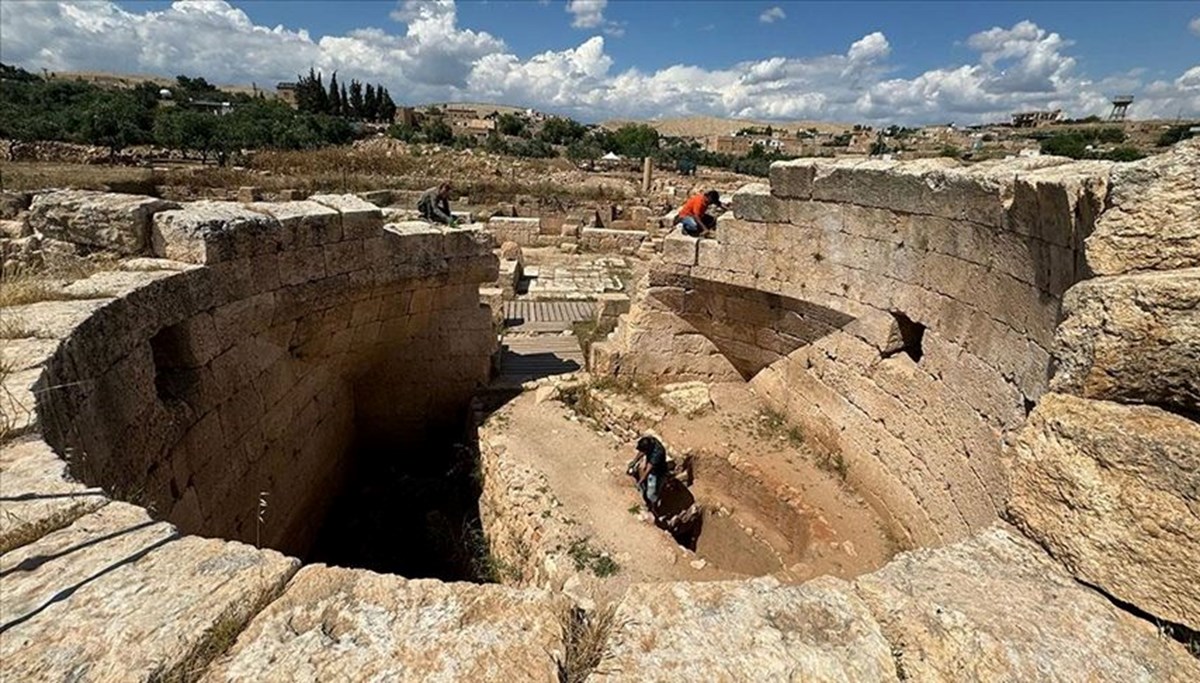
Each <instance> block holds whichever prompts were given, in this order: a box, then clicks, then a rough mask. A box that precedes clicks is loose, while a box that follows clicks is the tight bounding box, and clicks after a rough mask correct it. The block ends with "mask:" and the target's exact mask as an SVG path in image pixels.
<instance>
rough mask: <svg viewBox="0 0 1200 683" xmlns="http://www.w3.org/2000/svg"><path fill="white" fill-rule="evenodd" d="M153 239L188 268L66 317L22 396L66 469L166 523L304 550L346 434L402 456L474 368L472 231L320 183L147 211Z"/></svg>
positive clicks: (480, 264)
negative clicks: (290, 198) (327, 190)
mask: <svg viewBox="0 0 1200 683" xmlns="http://www.w3.org/2000/svg"><path fill="white" fill-rule="evenodd" d="M152 241H153V244H154V249H155V251H157V252H159V253H161V254H163V255H167V256H170V257H171V258H173V259H175V260H177V261H185V262H191V263H195V264H197V265H196V267H193V268H190V269H188V270H186V271H184V272H181V273H178V274H176V275H172V276H170V277H166V278H163V279H159V280H157V281H155V282H153V283H151V284H149V285H147V286H144V287H141V288H140V289H137V290H135V291H133V292H131V293H129V294H128V295H126V296H124V297H123V298H120V299H117V300H115V301H113V302H112V303H111V304H109V305H107V306H105V307H103V308H101V309H100V310H98V311H97V312H96V313H95V314H93V315H92V316H91V317H90V318H88V319H87V320H86V321H84V322H83V323H82V324H81V325H80V326H79V327H78V328H76V329H75V331H74V332H73V333H72V334H71V335H70V336H69V337H68V338H67V339H66V340H65V341H64V342H63V343H62V345H61V346H60V348H59V350H58V352H57V353H56V354H55V355H54V356H53V357H52V358H51V360H50V362H49V363H48V368H47V371H46V372H45V373H44V374H43V376H42V379H41V383H40V389H39V391H38V392H37V393H38V396H39V399H38V403H39V406H38V409H39V414H40V416H41V419H42V423H43V424H42V427H43V431H44V434H45V439H46V440H47V442H48V443H50V444H51V445H52V446H53V447H54V448H55V449H56V450H57V451H58V452H59V453H62V454H64V455H65V456H66V458H67V459H68V460H69V462H70V469H71V472H72V474H73V475H74V476H76V477H78V478H79V479H81V480H83V481H84V482H87V483H89V484H93V485H98V486H102V487H104V488H105V489H106V490H108V491H110V492H111V493H112V494H113V495H115V496H116V497H118V498H125V499H127V500H131V501H134V502H137V503H140V504H142V505H145V506H147V507H149V508H150V509H152V510H154V511H155V513H156V514H157V515H158V516H160V517H163V518H166V519H167V520H169V521H171V522H172V523H174V524H175V525H176V526H177V527H179V528H180V529H181V530H183V531H184V532H187V533H196V534H200V535H206V536H220V537H224V538H229V539H236V540H243V541H248V542H255V543H260V544H261V545H264V546H269V547H274V548H278V549H281V550H284V551H285V552H288V553H293V554H303V553H304V552H305V550H306V549H307V548H306V544H307V543H308V542H309V541H310V540H311V538H312V537H313V534H314V533H315V531H316V529H315V528H313V525H314V524H317V523H319V521H320V519H321V518H322V513H323V506H324V505H325V504H327V503H328V501H329V499H330V498H331V495H330V494H331V493H332V492H334V491H336V487H337V486H338V483H339V480H340V478H341V476H342V474H343V470H344V468H345V466H346V464H347V459H346V457H345V456H346V455H347V454H348V452H349V451H350V449H351V447H352V446H353V444H354V442H355V439H371V440H382V439H387V440H391V441H392V442H395V443H396V444H397V445H398V448H397V453H398V454H400V456H399V457H402V456H403V453H404V451H403V448H401V447H400V446H402V444H404V443H405V442H408V441H413V440H415V439H418V438H419V437H420V435H421V434H423V433H424V431H425V430H427V429H433V428H436V427H437V426H438V425H439V424H440V420H441V419H442V418H450V419H452V416H455V415H457V417H459V419H461V416H462V414H463V413H462V410H463V409H465V406H466V404H467V402H468V401H469V398H470V396H471V395H472V394H473V393H474V391H475V389H476V387H477V386H478V385H479V384H480V383H483V382H486V380H487V377H488V371H489V357H490V355H491V353H492V351H493V350H494V346H495V336H494V334H493V332H492V324H491V316H490V312H489V311H488V310H487V309H485V308H481V307H480V304H479V296H478V285H479V283H481V282H485V281H490V280H493V279H495V277H496V269H497V262H496V259H495V257H494V256H493V255H492V254H491V250H490V247H491V243H490V240H489V239H488V238H487V235H486V234H483V233H482V232H481V231H478V230H441V229H437V228H433V227H430V226H428V225H425V224H400V225H388V226H386V227H385V226H383V224H382V217H381V215H380V214H379V210H378V209H377V208H375V207H374V206H372V205H370V204H367V203H366V202H363V201H361V200H358V199H356V198H353V197H318V198H315V201H304V202H290V203H283V204H251V205H241V204H234V203H216V202H198V203H195V204H189V205H185V206H183V207H182V208H179V209H173V210H167V211H160V212H158V213H156V214H155V215H154V220H153V240H152ZM200 264H203V265H200ZM260 501H261V502H260ZM264 506H265V510H264V509H262V508H264ZM260 514H261V515H262V516H263V519H262V520H261V521H260V520H259V517H260Z"/></svg>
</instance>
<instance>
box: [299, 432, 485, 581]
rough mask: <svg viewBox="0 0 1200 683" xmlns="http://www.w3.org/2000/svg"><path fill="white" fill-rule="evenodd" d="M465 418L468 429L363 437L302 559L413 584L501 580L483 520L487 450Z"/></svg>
mask: <svg viewBox="0 0 1200 683" xmlns="http://www.w3.org/2000/svg"><path fill="white" fill-rule="evenodd" d="M462 413H463V415H464V417H463V419H462V421H461V424H462V425H463V426H462V427H461V428H453V427H449V428H447V427H443V428H433V429H430V430H428V431H427V432H426V433H424V434H422V435H420V436H418V437H415V438H411V439H400V440H379V439H372V438H369V437H366V436H364V435H363V434H362V432H361V431H360V432H359V433H358V435H356V437H355V442H354V446H353V448H352V449H351V452H350V453H349V456H348V463H347V466H346V472H345V477H344V479H343V482H342V484H341V485H340V487H339V488H338V490H337V491H336V492H335V493H334V494H333V495H332V497H331V503H330V505H329V508H328V512H327V513H326V514H325V518H324V520H323V521H322V523H321V524H320V526H319V530H318V531H317V534H316V537H315V538H314V539H313V542H312V545H311V550H310V551H309V552H308V553H307V555H306V556H305V557H303V558H302V559H303V560H304V561H305V562H320V563H325V564H330V565H336V566H342V567H353V568H359V569H369V570H371V571H375V572H380V573H384V574H398V575H400V576H404V577H405V578H411V579H417V578H434V579H441V580H444V581H472V582H490V581H493V580H494V577H493V576H492V575H491V573H490V566H491V564H490V563H489V562H488V547H487V541H486V539H485V537H484V534H483V527H482V525H481V523H480V516H479V496H480V493H481V491H482V481H481V479H480V468H479V450H478V445H477V442H476V434H475V430H474V427H473V426H470V425H468V424H467V422H466V418H465V415H466V413H467V411H466V409H465V408H464V409H463V411H462Z"/></svg>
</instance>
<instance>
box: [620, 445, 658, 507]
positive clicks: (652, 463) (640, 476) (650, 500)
mask: <svg viewBox="0 0 1200 683" xmlns="http://www.w3.org/2000/svg"><path fill="white" fill-rule="evenodd" d="M637 452H638V454H637V457H636V458H634V459H633V462H631V463H629V467H628V469H627V470H626V471H627V472H629V474H630V475H631V476H633V477H634V479H636V480H637V487H638V490H639V491H641V492H642V500H644V501H645V502H646V508H647V509H649V510H650V512H655V510H656V508H657V507H658V502H659V500H661V499H662V487H663V482H664V480H665V479H666V476H667V449H666V447H665V446H663V444H662V442H661V441H659V440H658V439H656V438H654V437H653V436H643V437H642V438H640V439H638V441H637Z"/></svg>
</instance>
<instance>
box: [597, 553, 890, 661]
mask: <svg viewBox="0 0 1200 683" xmlns="http://www.w3.org/2000/svg"><path fill="white" fill-rule="evenodd" d="M616 622H617V624H618V626H617V628H616V631H615V632H614V633H613V634H612V635H611V637H610V641H609V642H610V643H611V644H612V650H611V656H610V657H609V658H608V659H606V660H605V661H604V662H602V663H601V665H600V667H599V668H598V669H597V673H596V674H594V675H592V676H591V677H590V678H589V679H588V680H589V681H595V682H596V683H608V682H615V681H680V682H684V681H729V682H732V681H778V680H790V681H894V680H897V676H896V671H895V668H894V667H893V664H892V656H891V651H890V649H889V647H888V642H887V641H886V640H885V639H884V637H883V634H882V633H881V632H880V630H879V625H878V624H876V623H875V620H874V619H873V618H872V617H871V613H870V611H869V610H868V609H867V606H866V604H865V603H863V602H862V600H860V599H859V598H858V597H857V596H855V595H854V593H853V591H852V589H851V587H850V585H849V584H847V583H846V582H844V581H841V580H839V579H834V578H831V577H824V578H820V579H816V580H813V581H810V582H808V583H805V584H803V585H798V586H781V585H780V584H779V582H778V581H776V580H774V579H771V578H763V579H754V580H752V581H742V582H710V583H670V584H660V585H646V584H641V585H637V586H634V587H633V588H631V589H630V591H629V592H628V593H627V594H626V596H625V599H624V601H622V602H621V604H620V606H619V607H618V609H617V614H616Z"/></svg>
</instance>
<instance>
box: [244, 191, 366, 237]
mask: <svg viewBox="0 0 1200 683" xmlns="http://www.w3.org/2000/svg"><path fill="white" fill-rule="evenodd" d="M246 206H247V207H248V208H250V209H252V210H254V211H258V212H260V213H264V214H266V215H268V216H271V217H273V218H274V219H275V220H277V221H279V225H280V226H281V227H282V228H283V230H284V234H285V236H286V238H287V239H290V240H291V241H290V242H285V246H292V247H311V246H318V245H322V244H328V243H330V242H338V241H340V240H341V239H342V225H341V214H339V213H338V212H337V211H336V210H335V209H331V208H329V207H328V206H324V205H322V204H318V203H317V202H314V201H306V200H296V201H284V202H255V203H253V204H247V205H246Z"/></svg>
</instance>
